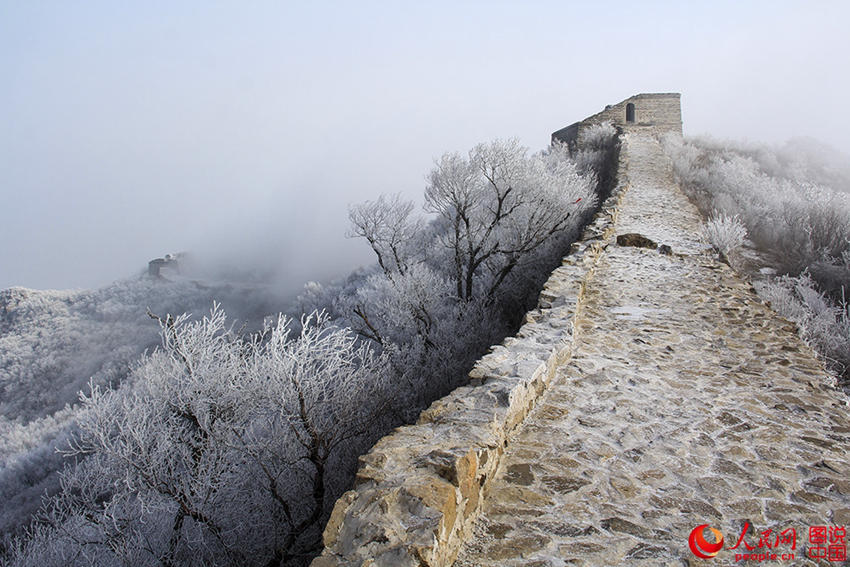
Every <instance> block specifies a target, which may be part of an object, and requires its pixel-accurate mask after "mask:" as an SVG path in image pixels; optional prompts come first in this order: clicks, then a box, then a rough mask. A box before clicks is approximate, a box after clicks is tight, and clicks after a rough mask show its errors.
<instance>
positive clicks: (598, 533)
mask: <svg viewBox="0 0 850 567" xmlns="http://www.w3.org/2000/svg"><path fill="white" fill-rule="evenodd" d="M624 152H625V154H626V155H627V156H628V161H629V166H628V176H629V180H630V183H631V187H630V188H629V189H628V191H627V193H626V194H625V197H624V199H623V203H622V206H621V208H620V211H619V216H618V221H617V223H616V225H615V229H616V230H615V232H616V233H617V234H623V233H639V234H641V235H644V236H646V237H647V238H649V239H651V240H653V241H655V242H656V243H658V244H666V245H668V246H670V248H671V250H672V254H670V255H665V254H660V253H658V251H656V250H653V249H650V248H640V247H627V246H618V245H617V244H616V243H615V242H612V241H609V242H607V243H606V245H605V246H606V247H605V251H604V253H603V254H602V256H601V257H600V259H599V262H598V265H597V267H596V271H595V273H594V275H593V276H592V278H591V279H590V281H589V282H588V285H587V290H586V292H585V299H584V301H583V304H582V309H581V312H580V313H579V318H578V323H577V329H576V334H577V339H576V344H575V346H574V348H573V357H572V360H571V361H570V362H569V363H568V364H565V365H563V366H562V367H560V368H559V369H558V372H557V376H556V378H555V380H554V381H553V383H552V385H551V386H550V388H549V390H548V391H547V392H546V393H545V394H544V396H543V398H542V399H541V401H540V402H538V404H537V406H536V408H535V410H534V411H533V412H531V414H530V415H529V417H528V418H527V419H526V421H525V422H524V423H523V425H522V426H521V427H520V428H519V429H518V431H517V432H516V433H515V434H514V436H513V437H512V438H511V439H510V441H509V444H508V448H507V450H506V452H505V455H504V457H503V458H502V461H501V463H500V466H499V470H498V472H497V476H496V479H495V480H494V481H493V483H492V485H491V486H490V488H489V491H488V494H487V496H486V499H485V503H484V506H483V513H482V516H481V518H480V519H479V521H478V522H477V524H476V526H475V529H474V536H473V537H472V538H470V539H469V540H468V541H467V542H466V544H465V546H464V547H463V549H462V550H461V552H460V557H459V559H458V560H457V562H456V563H455V565H456V566H457V567H472V566H476V567H477V566H489V565H493V566H496V565H498V566H513V565H517V566H519V565H523V566H532V565H533V566H538V567H544V566H552V567H554V566H556V565H558V566H561V565H586V566H605V565H647V566H650V565H652V566H659V565H676V566H681V565H701V564H703V563H705V564H706V565H709V564H721V565H732V564H735V563H734V554H735V553H736V552H735V551H732V550H730V549H728V548H730V547H732V546H734V545H735V544H736V543H737V540H738V538H739V536H740V534H741V531H742V529H743V528H744V526H746V524H747V523H748V524H749V525H750V528H749V530H748V533H747V537H746V539H745V541H746V542H747V543H748V544H749V545H750V546H751V547H754V548H756V550H757V551H759V548H758V546H757V544H758V542H759V540H760V534H761V533H762V532H764V531H765V530H768V529H771V530H773V534H775V535H778V534H779V533H781V532H782V531H784V530H787V529H789V528H794V529H796V536H797V549H796V553H795V555H796V560H794V561H791V560H788V561H785V562H781V561H779V562H771V564H782V565H809V564H811V565H816V564H817V563H816V562H813V561H812V562H809V561H807V560H806V559H805V556H806V553H805V549H806V547H807V541H808V527H809V526H812V525H831V524H837V525H845V524H848V523H850V462H848V454H847V443H848V441H849V440H850V419H848V415H850V414H848V407H847V400H846V399H845V397H844V396H843V395H842V394H841V393H840V392H838V391H836V390H835V389H833V388H832V387H831V386H830V380H829V379H828V377H827V376H826V373H825V372H824V370H823V367H822V365H821V364H820V363H819V361H818V360H816V359H815V357H814V356H813V354H812V352H811V351H810V349H809V348H807V347H806V345H804V344H803V343H802V342H801V341H800V340H799V339H798V337H797V335H796V333H795V328H794V326H793V325H792V324H790V323H789V322H787V321H786V320H784V319H782V318H780V317H778V316H777V315H776V314H775V313H774V312H772V311H771V310H770V308H769V307H768V306H766V305H764V304H763V303H762V302H761V301H759V299H758V297H757V296H756V294H755V292H754V290H753V289H752V287H751V286H750V285H749V284H747V283H745V282H744V281H743V280H741V279H740V278H739V277H738V276H737V275H736V274H735V273H734V272H733V271H732V270H731V268H729V267H728V266H726V265H724V264H721V263H718V262H716V261H715V260H714V259H713V258H712V256H711V255H709V254H708V253H707V252H706V250H705V248H704V246H703V245H702V244H701V243H700V242H699V240H698V238H697V234H698V230H699V226H700V218H699V216H698V213H697V211H696V209H695V208H694V207H693V206H692V205H691V204H690V203H689V202H688V201H687V199H686V198H685V196H684V195H683V194H682V192H681V191H680V190H679V189H678V187H677V186H676V185H675V184H674V182H673V178H672V170H671V166H670V164H669V163H668V160H667V158H666V156H665V155H664V154H663V153H662V151H661V147H660V145H659V143H658V142H657V141H656V140H655V139H654V138H651V137H644V136H641V135H639V134H627V135H626V140H625V148H624ZM701 524H709V525H710V526H712V527H714V528H716V529H719V530H720V532H721V533H722V534H723V536H724V539H725V541H726V545H725V549H723V550H722V551H721V552H720V553H719V555H718V556H717V557H716V559H714V560H699V559H697V558H696V557H695V556H694V555H693V554H692V553H691V551H690V550H689V548H688V536H689V533H690V532H691V530H692V529H693V528H694V527H696V526H698V525H701ZM775 535H774V536H773V539H771V544H773V543H774V541H773V540H774V539H775ZM708 539H709V541H712V540H711V538H710V537H709V538H708ZM744 548H745V545H744V544H743V543H742V544H741V546H740V547H739V549H738V552H741V551H745V549H744ZM781 549H784V550H786V551H787V550H790V545H785V546H782V547H781ZM763 550H764V548H762V549H761V551H763ZM712 561H713V563H712ZM739 564H751V563H739ZM752 564H755V563H752ZM823 564H825V565H826V564H832V565H835V564H836V563H834V562H832V563H828V562H825V561H824V562H823Z"/></svg>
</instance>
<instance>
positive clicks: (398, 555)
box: [311, 156, 628, 567]
mask: <svg viewBox="0 0 850 567" xmlns="http://www.w3.org/2000/svg"><path fill="white" fill-rule="evenodd" d="M623 160H624V156H621V158H620V163H619V166H618V172H619V174H618V184H617V186H616V187H615V189H614V190H613V191H612V194H611V196H610V197H609V198H608V199H606V201H605V202H604V203H603V204H602V206H601V208H600V210H599V212H598V213H597V214H596V217H595V218H594V220H593V221H592V222H591V223H590V224H589V225H588V226H587V228H586V229H585V231H584V233H583V235H582V238H581V239H580V240H579V241H577V242H576V243H574V244H573V245H572V248H571V252H570V254H569V255H568V256H566V257H565V258H564V260H563V263H562V265H561V266H560V267H558V268H557V269H555V270H554V272H553V273H552V275H551V276H550V277H549V279H548V280H547V282H546V284H545V286H544V289H543V291H542V292H541V294H540V297H539V301H538V307H537V309H535V310H534V311H531V312H529V313H528V314H527V315H526V318H525V323H524V324H523V326H522V327H521V328H520V330H519V332H518V333H517V335H516V336H515V337H509V338H507V339H505V340H504V341H503V342H502V344H501V345H498V346H495V347H493V348H492V350H491V352H490V353H489V354H487V355H486V356H484V357H483V358H482V359H481V360H480V361H479V362H478V363H477V364H476V366H475V367H474V368H473V370H472V371H471V372H470V382H469V385H468V386H464V387H461V388H458V389H456V390H454V391H453V392H452V393H451V394H449V395H448V396H446V397H444V398H441V399H440V400H437V401H436V402H434V403H433V404H432V405H431V406H430V407H429V408H428V409H427V410H425V411H424V412H422V414H421V415H420V417H419V420H418V421H417V423H416V424H414V425H409V426H404V427H400V428H398V429H396V430H395V431H394V432H393V433H391V434H389V435H387V436H386V437H384V438H382V439H380V440H379V441H378V442H377V443H376V444H375V446H374V447H373V448H372V449H371V450H370V451H369V453H367V454H366V455H364V456H362V457H361V458H360V468H359V470H358V473H357V475H356V478H355V487H354V489H353V490H350V491H348V492H346V493H345V494H343V496H342V497H341V498H340V499H339V500H338V501H337V503H336V505H335V507H334V510H333V513H332V514H331V518H330V520H329V522H328V525H327V527H326V528H325V532H324V543H325V549H324V550H323V552H322V554H321V556H320V557H317V558H316V559H315V560H313V562H312V564H311V565H312V567H332V566H338V567H343V566H344V567H354V566H361V565H362V566H367V565H368V566H375V567H377V566H386V567H389V566H393V567H405V566H428V567H435V566H448V565H451V564H452V563H453V562H454V560H455V558H456V556H457V553H458V551H459V549H460V547H461V545H462V543H463V542H464V540H465V538H466V537H468V535H469V533H470V531H471V529H472V526H473V524H474V522H475V519H476V518H477V516H478V514H479V511H480V508H481V503H482V500H483V499H484V498H485V496H486V493H487V490H488V488H489V486H490V480H491V479H492V478H493V477H494V473H495V471H496V469H497V467H498V465H499V462H500V460H501V458H502V454H503V452H504V449H505V446H506V445H507V442H508V436H509V435H510V433H511V432H512V431H513V430H514V429H515V428H516V427H517V426H518V425H519V424H520V423H522V422H523V420H524V419H525V417H526V416H527V415H528V412H529V411H530V410H531V409H532V408H533V407H534V405H535V402H536V401H537V399H538V398H539V397H540V396H541V394H542V393H543V392H544V390H545V389H546V387H547V385H548V384H549V382H550V381H551V380H552V378H553V376H554V373H555V370H556V368H557V367H558V366H559V365H561V364H563V363H564V362H566V361H567V360H569V359H570V356H571V354H572V347H573V338H574V334H575V329H576V318H577V315H578V313H579V312H580V311H581V309H582V299H583V295H584V289H585V284H586V282H587V280H588V278H589V276H590V275H591V273H592V272H593V269H594V266H595V265H596V261H597V259H598V257H599V254H600V252H601V250H602V249H603V246H604V245H603V243H604V242H605V240H607V239H608V238H610V237H611V236H612V234H613V227H614V221H615V220H616V217H617V212H618V207H619V204H620V201H621V199H622V197H623V195H624V194H625V191H626V189H627V187H628V180H627V179H626V178H625V174H624V172H625V164H624V163H623Z"/></svg>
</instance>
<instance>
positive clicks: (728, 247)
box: [0, 124, 850, 566]
mask: <svg viewBox="0 0 850 567" xmlns="http://www.w3.org/2000/svg"><path fill="white" fill-rule="evenodd" d="M579 147H580V148H581V150H580V151H578V152H575V153H574V154H573V155H570V152H569V150H568V149H567V148H566V147H565V146H559V145H555V146H553V147H551V148H549V149H548V150H546V151H544V152H540V153H537V154H530V153H529V151H528V149H527V148H524V147H522V146H521V145H519V143H518V142H516V141H514V140H507V141H494V142H489V143H483V144H480V145H477V146H476V147H474V148H473V149H472V150H470V151H469V152H468V153H467V154H458V153H450V154H445V155H443V156H442V157H441V158H440V159H439V160H437V161H436V162H435V165H434V168H433V169H432V170H431V172H430V174H429V175H428V177H427V184H426V188H425V194H424V213H425V214H424V215H421V214H419V213H418V212H417V207H416V205H415V204H414V203H412V202H408V201H405V200H403V199H402V198H401V197H399V196H397V195H395V196H392V195H391V196H379V197H377V198H375V199H374V200H371V201H367V202H363V203H360V204H355V205H353V206H352V207H351V208H350V222H351V224H350V228H349V235H350V236H352V237H356V238H359V239H361V240H362V241H363V242H364V245H368V246H369V247H370V248H371V250H372V251H373V252H374V257H375V262H376V263H375V264H374V265H373V266H372V267H369V268H365V269H361V270H358V271H356V272H354V273H352V274H350V275H349V276H348V277H346V278H344V279H342V280H339V281H337V282H334V283H326V284H319V283H315V282H311V283H308V284H307V285H306V286H305V287H304V291H303V292H302V293H301V294H300V295H299V296H298V298H297V300H296V301H295V302H294V303H293V304H292V305H291V306H290V308H289V309H287V310H286V314H278V315H272V314H271V313H270V312H269V311H268V309H269V308H270V306H271V305H273V302H271V301H270V300H269V298H268V297H267V296H266V295H265V294H264V293H263V292H261V291H260V290H257V289H254V290H247V289H232V288H230V287H227V286H224V287H215V286H211V287H204V288H199V287H197V286H193V285H189V284H187V283H186V282H180V281H178V282H151V281H147V280H145V279H144V278H142V279H138V280H136V279H134V280H127V281H125V282H119V283H117V284H114V285H113V286H110V287H107V288H104V289H102V290H98V291H95V292H73V293H71V292H69V293H61V292H34V291H29V290H22V289H11V290H7V291H4V292H3V296H2V302H3V303H2V311H0V315H2V320H0V322H2V331H3V335H2V337H0V341H2V357H3V358H2V366H0V368H2V385H3V398H2V400H0V402H2V407H3V410H4V411H3V417H2V422H0V425H2V429H0V433H2V447H1V448H2V453H0V457H2V469H0V494H2V496H3V498H4V502H6V503H7V504H6V505H4V511H3V515H2V529H3V538H4V539H3V550H2V558H3V561H4V563H5V564H8V565H21V566H23V565H32V566H44V565H57V566H58V565H104V566H107V565H110V566H111V565H152V566H154V565H163V566H178V565H240V566H243V565H301V564H305V563H306V562H308V561H309V559H310V558H311V557H312V556H313V555H314V554H315V553H316V552H317V551H318V549H319V545H320V537H321V531H322V529H323V526H324V522H325V521H326V520H327V517H328V514H329V512H330V509H331V507H332V506H333V503H334V501H335V499H336V498H337V497H338V496H339V495H340V494H341V493H342V492H343V491H344V490H346V489H347V488H348V487H349V486H350V484H351V482H352V478H353V474H354V472H355V468H356V462H357V457H358V455H360V454H362V453H364V452H365V451H366V450H368V448H369V447H370V446H371V444H372V443H374V441H375V440H376V439H377V438H379V437H380V436H381V435H383V434H384V433H386V432H387V431H389V430H390V429H391V428H393V427H395V426H398V425H400V424H404V423H409V422H411V421H413V420H415V418H416V416H417V415H418V413H419V412H420V411H421V410H422V409H423V408H425V407H427V405H428V404H429V403H430V402H431V401H433V400H434V399H436V398H438V397H440V396H442V395H444V394H445V393H447V392H449V391H450V390H452V389H453V388H455V387H457V386H458V385H461V384H463V382H464V380H465V375H466V372H467V371H468V370H469V368H470V367H471V365H472V364H473V362H474V361H475V360H476V359H477V358H478V357H480V356H481V354H482V353H484V352H485V351H486V349H487V348H488V347H489V346H490V345H492V344H495V343H497V342H499V341H500V340H501V339H502V338H503V337H505V336H506V335H508V334H510V333H511V332H513V330H515V329H516V328H517V327H518V325H519V324H520V322H521V318H522V316H523V314H524V313H525V312H526V311H527V310H528V309H529V308H530V307H531V306H532V305H533V304H534V301H535V299H536V294H537V291H538V290H539V288H540V286H541V285H542V282H543V281H544V280H545V278H546V277H547V275H548V273H549V272H550V271H551V269H552V268H553V267H554V266H555V265H557V262H558V260H559V259H560V258H561V257H562V256H563V255H564V254H565V253H566V250H567V249H568V247H569V244H570V243H571V242H572V241H573V240H574V239H575V237H576V236H577V234H578V232H579V231H580V229H581V227H582V226H583V225H584V223H586V222H587V220H588V219H589V218H590V216H591V215H592V213H593V212H594V210H595V207H596V205H597V204H598V203H599V202H601V200H602V199H604V197H605V196H606V191H608V190H610V188H611V184H612V183H613V181H614V180H613V178H612V172H611V166H612V164H613V163H615V162H616V154H617V150H618V148H617V138H616V131H615V129H614V128H613V127H611V126H610V125H607V124H604V125H601V126H598V127H595V128H593V129H591V130H589V131H588V132H586V133H585V134H584V137H583V138H582V139H581V140H580V144H579ZM665 147H666V151H667V152H668V153H669V154H670V155H671V157H672V158H673V161H674V168H675V173H676V175H677V177H678V178H679V180H680V182H681V184H682V186H683V187H684V188H685V190H686V191H687V192H688V193H689V196H690V198H691V199H692V200H693V201H694V202H695V203H696V204H697V205H698V207H699V208H700V210H701V211H702V212H703V214H704V216H705V218H706V219H707V222H706V225H705V240H706V243H707V245H710V246H712V247H714V249H715V250H716V251H717V253H718V255H719V256H720V257H721V259H722V260H723V261H726V262H728V263H730V264H731V265H732V266H733V267H735V268H736V269H738V270H740V271H742V272H745V273H748V274H750V275H751V276H752V277H753V278H754V279H755V281H756V286H757V289H758V292H759V293H760V295H761V296H762V297H763V298H764V299H765V300H766V301H769V302H770V303H771V304H772V305H773V306H774V308H776V309H777V310H778V311H779V312H780V313H782V314H783V315H785V316H786V317H788V318H789V319H791V320H793V321H794V322H796V323H797V324H798V325H799V328H800V332H801V333H802V335H803V338H804V339H805V340H806V341H807V342H809V343H810V344H811V345H813V346H814V347H815V348H816V349H817V351H818V352H819V353H820V355H821V356H822V357H823V358H824V359H825V360H826V361H827V362H828V364H829V365H830V367H831V368H832V369H833V371H834V373H835V376H836V378H837V380H838V381H839V382H840V383H842V384H845V385H846V383H847V375H848V364H850V318H849V317H850V316H848V307H847V303H846V287H847V282H848V280H850V249H848V235H850V201H848V193H847V191H848V189H850V176H848V170H847V169H846V168H842V167H839V166H837V165H836V163H835V162H834V161H828V160H825V159H823V158H822V154H823V153H822V152H820V151H812V149H811V148H810V147H809V146H805V145H802V144H801V143H799V142H797V143H792V144H789V145H787V146H785V147H784V148H770V147H766V146H756V145H742V144H731V143H720V142H716V141H712V140H705V139H687V140H682V139H681V138H677V137H669V138H668V139H667V140H666V141H665ZM816 149H817V148H816ZM145 304H147V306H150V305H153V306H154V308H149V309H148V312H147V314H145V313H144V308H143V307H142V306H143V305H145ZM180 306H183V309H182V310H181V309H180ZM187 307H188V309H189V310H191V311H192V313H194V314H195V316H191V315H189V314H179V313H182V311H185V310H187ZM227 310H231V311H232V313H231V316H230V317H229V316H228V315H227V314H226V311H227ZM204 313H206V314H204ZM145 321H147V322H148V323H150V322H153V323H154V324H153V325H152V326H151V325H148V326H145V325H144V322H145ZM248 321H255V322H256V321H262V323H261V324H260V323H257V324H255V325H254V326H253V328H252V327H251V326H250V325H248V326H245V325H243V323H244V322H248ZM155 330H158V339H157V337H156V332H155ZM128 336H129V337H132V338H130V339H128V338H127V337H128ZM157 342H158V343H159V345H158V346H156V348H149V347H151V346H152V345H153V344H155V343H157ZM80 391H81V393H80V394H79V395H78V392H80Z"/></svg>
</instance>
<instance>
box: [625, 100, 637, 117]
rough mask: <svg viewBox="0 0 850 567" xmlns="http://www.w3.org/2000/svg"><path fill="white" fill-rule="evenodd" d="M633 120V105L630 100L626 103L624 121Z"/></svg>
mask: <svg viewBox="0 0 850 567" xmlns="http://www.w3.org/2000/svg"><path fill="white" fill-rule="evenodd" d="M634 121H635V105H634V104H632V103H631V102H630V103H629V104H627V105H626V122H634Z"/></svg>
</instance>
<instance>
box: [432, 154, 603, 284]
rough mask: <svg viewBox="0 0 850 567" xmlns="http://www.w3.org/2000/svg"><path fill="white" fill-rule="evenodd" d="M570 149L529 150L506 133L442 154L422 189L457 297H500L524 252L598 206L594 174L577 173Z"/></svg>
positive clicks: (530, 250) (544, 241)
mask: <svg viewBox="0 0 850 567" xmlns="http://www.w3.org/2000/svg"><path fill="white" fill-rule="evenodd" d="M565 153H566V149H565V148H559V147H555V148H554V149H553V150H552V151H551V152H550V153H548V154H545V155H537V156H532V157H528V155H527V154H528V150H527V148H524V147H522V146H521V145H520V144H519V142H518V141H517V140H508V141H495V142H491V143H489V144H479V145H477V146H475V148H473V149H472V150H471V151H470V152H469V154H468V156H462V155H460V154H457V153H452V154H445V155H444V156H443V157H442V158H440V159H439V160H438V161H437V163H436V165H435V167H434V169H433V170H432V171H431V174H430V175H429V177H428V186H427V188H426V189H425V203H426V210H427V211H429V212H432V213H434V214H435V215H436V217H437V221H436V222H437V223H438V224H439V226H441V227H442V228H443V230H442V231H440V232H439V234H438V237H437V241H438V242H439V244H440V245H441V246H443V247H445V248H446V249H448V250H449V251H450V254H451V257H452V260H451V277H452V280H453V281H454V283H455V286H456V292H457V295H458V297H460V298H462V299H465V300H470V299H472V298H473V297H474V296H475V295H478V294H484V295H486V296H488V297H491V298H492V297H493V296H495V294H496V292H497V291H498V290H499V287H500V286H501V285H502V284H503V283H504V281H505V278H506V277H507V276H508V275H510V274H511V272H512V271H513V270H514V269H515V268H516V267H517V265H518V264H519V262H520V260H521V259H522V258H523V256H525V255H526V254H529V253H531V252H533V251H534V250H535V249H537V248H539V247H540V246H542V245H544V244H545V243H546V242H548V241H549V240H550V238H551V237H552V236H553V235H555V234H557V233H558V232H560V231H563V230H565V229H566V228H567V227H568V226H569V224H570V222H571V216H572V215H574V214H576V213H577V212H580V211H581V210H582V209H584V207H587V206H593V201H594V196H593V193H592V190H593V187H594V180H593V179H590V178H588V177H582V176H580V175H579V173H578V170H577V168H576V166H575V164H574V163H573V162H572V161H570V160H569V159H566V155H565ZM582 201H584V204H581V203H582ZM580 204H581V205H580Z"/></svg>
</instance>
